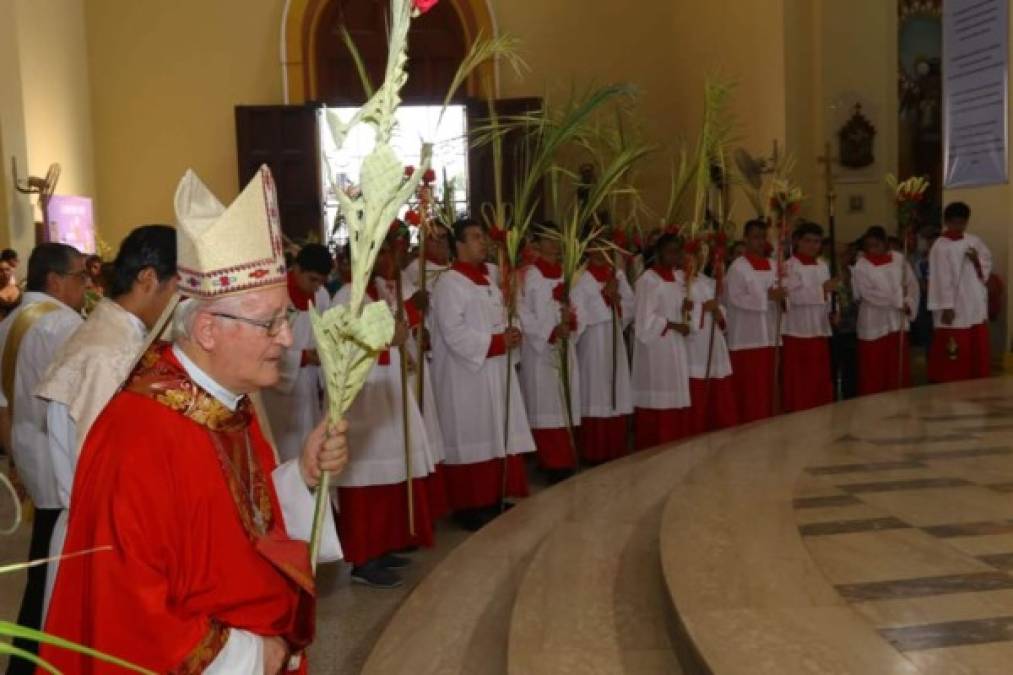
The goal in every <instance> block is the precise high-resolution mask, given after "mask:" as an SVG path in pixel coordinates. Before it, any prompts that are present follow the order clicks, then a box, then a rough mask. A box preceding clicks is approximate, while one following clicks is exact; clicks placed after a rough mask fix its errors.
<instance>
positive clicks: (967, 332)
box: [928, 323, 992, 383]
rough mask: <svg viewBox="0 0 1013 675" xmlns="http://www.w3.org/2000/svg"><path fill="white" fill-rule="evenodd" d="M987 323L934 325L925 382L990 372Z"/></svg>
mask: <svg viewBox="0 0 1013 675" xmlns="http://www.w3.org/2000/svg"><path fill="white" fill-rule="evenodd" d="M991 359H992V356H991V344H990V338H989V334H988V324H987V323H979V324H977V325H975V326H971V327H969V328H947V327H946V326H936V327H935V328H934V329H933V332H932V345H931V346H930V347H929V364H928V365H929V368H928V370H929V372H928V375H929V382H934V383H940V382H957V381H959V380H973V379H977V378H979V377H988V376H989V374H991V370H992V363H991Z"/></svg>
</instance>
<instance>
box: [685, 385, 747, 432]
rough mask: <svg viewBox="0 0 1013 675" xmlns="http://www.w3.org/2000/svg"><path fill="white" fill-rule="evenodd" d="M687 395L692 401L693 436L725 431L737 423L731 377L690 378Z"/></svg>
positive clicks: (737, 415)
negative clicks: (719, 430) (688, 394)
mask: <svg viewBox="0 0 1013 675" xmlns="http://www.w3.org/2000/svg"><path fill="white" fill-rule="evenodd" d="M708 382H709V384H708ZM689 393H690V396H691V397H692V399H693V405H692V407H691V408H690V410H691V411H692V412H691V414H692V416H693V433H694V434H702V433H706V432H708V431H717V430H718V429H727V428H729V427H734V426H735V425H736V424H738V423H739V410H738V401H737V400H736V398H735V386H734V379H733V378H732V376H728V377H720V378H711V379H710V380H705V379H702V378H696V377H691V378H689Z"/></svg>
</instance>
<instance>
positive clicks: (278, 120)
mask: <svg viewBox="0 0 1013 675" xmlns="http://www.w3.org/2000/svg"><path fill="white" fill-rule="evenodd" d="M317 113H318V108H317V107H316V106H313V105H305V106H290V105H264V106H236V149H237V154H238V159H239V185H240V187H242V186H244V185H246V184H247V183H248V182H249V181H250V179H251V178H252V177H253V175H254V174H255V173H256V172H257V170H258V169H259V168H260V166H261V165H262V164H267V166H268V167H269V168H270V169H271V173H273V174H274V181H275V183H276V184H277V186H278V210H279V212H280V214H281V229H282V232H283V233H284V234H285V236H286V237H288V238H289V239H291V240H292V241H294V242H303V241H306V240H307V239H308V238H309V239H314V240H316V241H322V234H323V232H324V222H323V219H324V216H323V202H322V199H321V176H320V161H321V160H320V136H319V132H318V123H317Z"/></svg>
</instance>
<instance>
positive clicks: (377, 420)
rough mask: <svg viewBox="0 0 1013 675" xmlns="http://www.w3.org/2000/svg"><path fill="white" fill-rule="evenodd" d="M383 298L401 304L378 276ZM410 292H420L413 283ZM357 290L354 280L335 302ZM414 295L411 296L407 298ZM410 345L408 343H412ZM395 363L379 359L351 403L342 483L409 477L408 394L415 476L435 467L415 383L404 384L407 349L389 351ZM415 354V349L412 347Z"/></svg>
mask: <svg viewBox="0 0 1013 675" xmlns="http://www.w3.org/2000/svg"><path fill="white" fill-rule="evenodd" d="M372 283H373V288H374V289H376V291H377V298H378V300H379V301H381V302H387V303H388V306H390V307H391V313H394V312H395V307H394V305H396V303H395V302H394V299H393V298H390V297H388V295H387V282H385V281H384V280H382V279H374V280H373V282H372ZM403 288H405V289H406V291H410V292H411V293H414V288H412V287H409V286H408V285H407V284H405V285H404V286H403ZM351 293H352V287H351V284H348V285H346V286H343V287H342V288H341V289H340V290H339V291H338V292H337V293H336V294H335V295H334V300H333V306H338V305H346V304H348V301H349V298H350V296H351ZM410 297H411V295H406V296H405V300H407V299H408V298H410ZM406 349H407V347H406ZM387 354H388V357H389V363H388V364H387V365H381V364H380V363H377V364H375V365H374V366H373V368H372V369H371V370H370V371H369V375H368V376H367V377H366V383H365V384H364V385H363V386H362V389H361V390H360V391H359V395H358V396H356V397H355V401H354V402H353V403H352V406H351V408H349V409H348V412H347V413H346V414H345V419H347V420H348V424H349V427H348V446H349V447H350V448H352V451H351V452H349V455H348V458H349V459H348V465H347V466H346V467H345V470H344V472H342V474H341V475H340V476H339V477H338V480H337V484H338V485H339V486H341V487H365V486H369V485H394V484H397V483H403V482H405V481H406V480H407V477H408V472H407V467H406V465H405V449H404V423H403V409H402V406H403V405H404V403H403V397H404V398H406V399H407V407H408V432H409V441H410V453H409V454H410V457H411V472H412V478H413V479H414V478H425V477H426V476H428V475H429V474H431V473H432V472H433V469H434V460H433V454H432V452H431V451H430V449H429V435H428V433H427V430H426V426H425V422H424V421H423V419H422V415H420V414H419V406H418V403H417V402H416V399H415V391H414V388H413V387H412V386H411V384H410V380H409V386H408V387H407V388H405V389H402V387H401V354H400V351H399V350H398V349H397V348H396V347H392V348H391V349H390V350H388V351H387ZM409 357H410V358H412V357H411V353H410V352H409Z"/></svg>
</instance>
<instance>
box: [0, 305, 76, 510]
mask: <svg viewBox="0 0 1013 675" xmlns="http://www.w3.org/2000/svg"><path fill="white" fill-rule="evenodd" d="M39 302H47V303H51V304H53V305H56V306H57V309H56V310H54V311H52V312H49V313H48V314H44V315H42V316H40V317H39V318H38V319H36V321H35V323H34V324H33V325H32V326H31V328H29V330H28V331H27V332H26V333H25V334H24V336H23V337H22V339H21V345H20V348H19V350H18V354H17V362H16V367H15V371H14V387H13V394H14V415H13V418H12V420H11V422H12V424H11V444H12V445H13V446H14V447H13V448H11V452H12V455H13V458H14V463H15V465H16V466H17V468H18V474H19V476H20V477H21V481H22V482H23V483H24V485H25V489H26V490H27V491H28V494H29V495H30V496H31V498H32V502H33V503H34V504H35V506H36V508H40V509H58V508H60V507H61V505H62V503H63V502H62V500H61V499H60V489H59V484H58V482H57V479H56V473H55V471H54V468H53V459H52V455H51V454H50V452H49V439H48V437H47V431H46V408H47V406H48V402H47V401H46V400H44V399H41V398H38V397H37V396H35V390H36V388H37V387H38V385H39V383H40V382H41V380H42V377H43V375H44V374H45V373H46V370H47V369H48V368H49V364H50V363H51V362H52V361H53V359H54V358H55V356H56V353H57V351H58V350H59V349H60V347H62V346H63V344H64V343H65V342H66V341H67V340H68V339H69V338H70V336H71V334H72V333H73V332H74V331H75V330H77V328H78V327H79V326H80V325H81V324H82V323H83V319H82V318H81V315H80V314H79V313H78V312H75V311H74V310H73V309H71V308H70V307H68V306H67V305H65V304H63V303H62V302H60V301H59V300H57V299H56V298H54V297H52V296H51V295H48V294H46V293H39V292H37V291H28V292H27V293H25V296H24V298H23V299H22V301H21V304H20V305H19V306H18V307H17V309H15V310H14V311H13V312H11V313H10V314H9V315H7V317H6V318H5V319H4V320H3V321H2V322H0V354H2V353H3V350H4V348H5V347H6V343H7V337H8V333H9V332H10V328H11V326H12V325H13V324H14V322H15V321H16V320H17V317H18V316H20V314H21V312H22V311H24V309H25V308H26V307H28V306H30V305H34V304H36V303H39ZM0 368H3V364H0ZM0 399H3V395H2V394H0ZM0 406H2V407H8V402H7V401H6V400H0Z"/></svg>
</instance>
